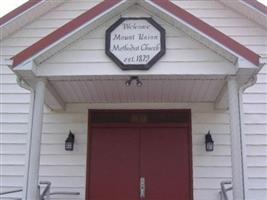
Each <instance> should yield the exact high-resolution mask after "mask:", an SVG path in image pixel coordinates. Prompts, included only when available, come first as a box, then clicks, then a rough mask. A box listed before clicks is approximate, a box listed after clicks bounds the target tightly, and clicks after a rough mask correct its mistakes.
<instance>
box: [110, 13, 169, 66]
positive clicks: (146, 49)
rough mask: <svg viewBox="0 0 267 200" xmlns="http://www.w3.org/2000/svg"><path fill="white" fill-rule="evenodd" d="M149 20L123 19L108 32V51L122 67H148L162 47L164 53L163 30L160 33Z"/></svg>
mask: <svg viewBox="0 0 267 200" xmlns="http://www.w3.org/2000/svg"><path fill="white" fill-rule="evenodd" d="M149 20H151V21H152V19H149ZM149 20H148V19H132V18H130V19H124V20H123V21H122V22H121V23H120V24H119V25H118V26H116V27H115V28H114V30H112V31H111V32H110V35H109V37H108V39H109V41H108V42H109V45H108V48H109V49H108V51H109V53H111V54H113V56H114V57H115V58H116V59H117V60H119V62H120V63H122V65H125V66H127V65H128V66H134V65H138V66H141V65H142V66H145V65H148V64H149V63H150V62H151V60H153V59H155V57H156V56H158V54H159V53H160V52H161V51H162V49H163V46H164V53H165V41H164V44H162V39H163V38H162V37H165V34H164V36H163V34H162V32H163V31H164V29H162V30H163V31H162V32H161V31H160V30H159V29H158V28H159V27H155V26H154V25H153V24H152V23H151V21H149ZM157 26H159V25H157ZM164 33H165V32H164ZM164 39H165V38H164ZM164 53H163V54H164ZM153 64H154V63H153Z"/></svg>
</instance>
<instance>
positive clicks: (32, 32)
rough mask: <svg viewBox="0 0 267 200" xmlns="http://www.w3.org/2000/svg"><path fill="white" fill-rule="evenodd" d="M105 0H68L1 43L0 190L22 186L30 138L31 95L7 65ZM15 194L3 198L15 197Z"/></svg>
mask: <svg viewBox="0 0 267 200" xmlns="http://www.w3.org/2000/svg"><path fill="white" fill-rule="evenodd" d="M101 1H102V0H79V1H77V0H68V1H67V2H66V3H64V4H63V5H61V6H59V7H57V8H55V9H54V10H52V11H50V12H49V13H47V14H45V15H44V16H42V17H40V18H39V19H36V20H35V22H33V23H31V24H29V25H27V26H26V27H24V28H23V29H22V30H19V31H17V32H16V33H15V34H13V35H11V36H10V37H7V38H6V39H5V40H3V41H1V43H0V47H1V49H0V95H1V99H0V157H1V161H0V171H1V173H0V191H8V190H13V189H20V188H21V187H22V184H23V175H24V170H25V154H26V138H27V130H28V125H27V123H28V113H29V103H30V95H29V92H28V91H26V90H24V89H22V88H20V87H19V86H18V85H17V83H16V76H15V75H14V74H13V72H12V71H11V70H10V69H8V67H7V66H5V65H4V63H5V59H9V58H11V57H12V56H14V55H15V54H17V53H19V52H20V51H22V50H23V49H25V48H27V47H28V46H30V45H32V44H33V43H35V42H37V41H38V40H39V39H41V38H42V37H44V36H46V35H47V34H49V33H51V32H52V31H54V30H55V29H57V28H59V26H62V25H64V24H65V23H67V22H69V21H70V20H71V19H73V18H75V17H77V16H78V15H80V14H82V13H83V12H84V11H86V10H88V9H90V8H91V7H93V6H94V5H96V4H97V3H99V2H101ZM20 196H21V194H20V193H18V194H12V195H7V196H6V198H5V197H3V198H2V197H1V199H15V198H17V197H20Z"/></svg>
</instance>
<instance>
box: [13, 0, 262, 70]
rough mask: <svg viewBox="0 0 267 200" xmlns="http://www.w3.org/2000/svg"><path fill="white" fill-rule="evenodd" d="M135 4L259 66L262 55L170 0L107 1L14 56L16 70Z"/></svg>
mask: <svg viewBox="0 0 267 200" xmlns="http://www.w3.org/2000/svg"><path fill="white" fill-rule="evenodd" d="M136 3H138V4H140V5H141V6H143V7H145V8H146V9H148V10H149V11H151V12H153V13H154V15H157V16H159V17H161V18H164V20H166V21H167V22H168V23H171V24H172V25H173V26H175V27H177V28H179V29H182V30H184V31H185V32H186V33H187V34H189V35H190V36H191V37H192V38H194V39H196V40H197V41H199V42H200V43H202V44H204V45H205V46H207V47H209V48H210V49H212V50H213V51H215V52H216V53H218V54H219V55H221V56H223V57H224V58H226V59H227V60H228V61H230V62H231V63H233V64H236V63H237V62H238V59H240V58H241V59H245V60H247V61H248V62H250V63H252V64H253V65H255V66H259V64H260V63H259V58H260V56H259V55H257V54H256V53H254V52H253V51H251V50H249V49H248V48H246V47H245V46H243V45H241V44H239V43H238V42H236V41H235V40H233V39H231V38H230V37H228V36H226V35H225V34H223V33H222V32H220V31H218V30H216V29H215V28H213V27H211V26H210V25H208V24H206V23H205V22H203V21H201V20H200V19H198V18H197V17H195V16H193V15H192V14H190V13H188V12H187V11H185V10H184V9H182V8H180V7H178V6H176V5H175V4H173V3H171V2H170V1H168V0H164V1H162V0H154V1H150V0H123V1H119V0H105V1H103V2H102V3H100V4H98V5H97V6H95V7H94V8H92V9H90V10H88V11H87V12H85V13H84V14H82V15H80V16H79V17H77V18H76V19H74V20H72V21H71V22H69V23H67V24H66V25H64V26H63V27H61V28H59V29H58V30H56V31H55V32H53V33H51V34H49V35H48V36H46V37H45V38H43V39H41V40H40V41H38V42H37V43H35V44H33V45H32V46H30V47H28V48H27V49H25V50H24V51H22V52H20V53H19V54H17V55H16V56H14V57H13V58H12V59H13V67H14V69H15V67H17V66H18V65H24V64H25V63H27V62H29V61H31V60H32V61H34V62H35V64H36V65H39V64H40V63H42V62H44V61H45V60H47V59H48V58H49V57H51V56H52V55H54V54H55V53H56V52H58V51H60V50H61V49H63V48H64V47H66V46H67V45H69V44H70V43H72V42H74V41H75V40H77V39H78V38H80V37H82V36H84V35H85V34H87V33H88V32H89V31H90V30H92V29H94V28H95V27H97V26H98V25H99V24H101V23H104V22H105V21H106V20H107V19H110V18H111V17H114V16H116V15H119V13H120V12H122V11H123V10H125V9H127V8H129V7H130V6H131V5H133V4H136Z"/></svg>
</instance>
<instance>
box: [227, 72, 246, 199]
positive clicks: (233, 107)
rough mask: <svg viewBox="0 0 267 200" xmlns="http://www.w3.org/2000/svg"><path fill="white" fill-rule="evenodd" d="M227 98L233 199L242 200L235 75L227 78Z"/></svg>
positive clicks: (241, 165)
mask: <svg viewBox="0 0 267 200" xmlns="http://www.w3.org/2000/svg"><path fill="white" fill-rule="evenodd" d="M228 98H229V111H230V120H231V121H230V127H231V138H232V145H231V146H232V148H231V149H232V178H233V199H234V200H244V196H245V195H244V192H245V189H244V173H243V157H242V137H241V120H240V107H239V90H238V84H237V80H236V77H235V76H231V77H229V78H228Z"/></svg>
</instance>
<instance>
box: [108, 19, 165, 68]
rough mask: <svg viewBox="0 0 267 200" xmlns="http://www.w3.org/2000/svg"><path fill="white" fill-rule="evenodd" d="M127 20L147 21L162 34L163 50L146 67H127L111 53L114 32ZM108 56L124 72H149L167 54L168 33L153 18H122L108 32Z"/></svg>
mask: <svg viewBox="0 0 267 200" xmlns="http://www.w3.org/2000/svg"><path fill="white" fill-rule="evenodd" d="M126 20H146V21H148V22H149V23H150V24H151V25H153V26H154V27H155V28H156V29H157V30H158V31H159V32H160V40H161V41H160V42H161V50H160V51H159V53H158V54H156V55H155V56H154V58H153V59H151V60H150V61H149V62H148V63H147V64H145V65H126V64H124V63H122V62H121V61H120V60H119V59H118V58H117V57H116V56H115V55H114V54H113V53H111V52H110V37H111V33H112V31H114V30H115V29H116V28H117V27H118V26H119V25H121V24H122V23H123V22H124V21H126ZM105 52H106V55H107V56H108V57H109V58H111V60H113V61H114V62H115V63H116V64H117V65H118V66H119V67H120V68H121V69H122V70H149V69H150V68H151V67H152V66H153V65H154V64H155V63H156V62H157V61H158V60H159V59H160V58H161V57H162V56H163V55H165V53H166V31H165V29H164V28H162V27H161V26H160V25H159V24H158V23H157V22H156V21H155V20H153V19H152V18H151V17H150V18H148V17H137V18H135V17H128V18H120V19H119V20H118V21H116V22H115V23H114V24H113V25H112V26H111V27H110V28H108V29H107V30H106V49H105Z"/></svg>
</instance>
